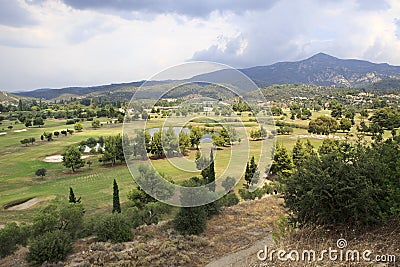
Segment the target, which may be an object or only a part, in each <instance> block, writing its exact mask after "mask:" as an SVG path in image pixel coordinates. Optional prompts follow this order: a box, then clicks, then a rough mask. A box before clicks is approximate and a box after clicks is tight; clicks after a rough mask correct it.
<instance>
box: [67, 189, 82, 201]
mask: <svg viewBox="0 0 400 267" xmlns="http://www.w3.org/2000/svg"><path fill="white" fill-rule="evenodd" d="M80 202H81V198H78V199H76V197H75V194H74V190H73V189H72V187H70V188H69V203H80Z"/></svg>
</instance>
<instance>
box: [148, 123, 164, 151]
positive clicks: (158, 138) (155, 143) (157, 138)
mask: <svg viewBox="0 0 400 267" xmlns="http://www.w3.org/2000/svg"><path fill="white" fill-rule="evenodd" d="M150 146H151V149H150V151H151V153H152V154H153V155H155V156H157V157H158V158H161V157H164V156H165V153H164V148H163V144H162V130H161V129H160V130H159V131H157V132H155V133H154V134H153V137H152V138H151V145H150Z"/></svg>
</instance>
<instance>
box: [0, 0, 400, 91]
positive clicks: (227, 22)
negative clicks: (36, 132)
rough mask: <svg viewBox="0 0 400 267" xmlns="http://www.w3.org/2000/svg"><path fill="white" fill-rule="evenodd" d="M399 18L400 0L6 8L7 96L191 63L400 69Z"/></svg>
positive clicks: (67, 2)
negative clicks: (308, 62)
mask: <svg viewBox="0 0 400 267" xmlns="http://www.w3.org/2000/svg"><path fill="white" fill-rule="evenodd" d="M377 2H379V3H377ZM3 6H4V7H3ZM6 11H7V12H6ZM3 13H4V14H3ZM399 13H400V2H399V1H398V0H386V1H375V0H363V1H361V0H302V1H292V0H274V1H258V0H250V1H242V0H221V1H215V0H202V1H197V0H196V1H195V0H182V1H172V0H132V1H131V0H129V1H128V0H118V1H106V0H96V1H95V0H85V1H81V0H79V1H78V0H15V1H11V0H3V1H1V0H0V14H2V15H1V16H0V56H1V59H2V60H1V62H0V90H20V89H24V90H28V89H34V88H37V87H39V88H41V87H65V86H74V85H76V86H86V85H87V86H89V85H96V84H106V83H118V82H129V81H135V80H142V79H147V78H149V77H151V76H152V75H153V74H155V73H157V72H159V71H161V70H163V69H164V68H167V67H169V66H172V65H175V64H179V63H182V62H185V61H188V60H209V61H216V62H220V63H225V64H228V65H231V66H233V67H238V68H243V67H251V66H255V65H267V64H273V63H275V62H278V61H294V60H301V59H304V58H307V57H309V56H312V55H313V54H316V53H318V52H325V53H328V54H331V55H333V56H337V57H340V58H359V59H366V60H370V61H376V62H388V63H390V64H394V65H400V41H399V39H400V37H399V36H400V22H399V21H400V18H399V16H398V14H399ZM10 77H12V78H10ZM15 77H18V78H15Z"/></svg>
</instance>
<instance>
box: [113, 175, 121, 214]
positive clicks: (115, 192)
mask: <svg viewBox="0 0 400 267" xmlns="http://www.w3.org/2000/svg"><path fill="white" fill-rule="evenodd" d="M112 212H113V213H121V204H120V203H119V190H118V184H117V181H116V180H115V179H114V185H113V209H112Z"/></svg>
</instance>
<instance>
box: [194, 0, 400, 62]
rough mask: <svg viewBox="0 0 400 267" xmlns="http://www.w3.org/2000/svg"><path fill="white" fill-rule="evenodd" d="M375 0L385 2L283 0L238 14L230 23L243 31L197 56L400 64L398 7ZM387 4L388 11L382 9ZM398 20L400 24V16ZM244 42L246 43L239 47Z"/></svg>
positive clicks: (227, 59)
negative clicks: (319, 57) (317, 57)
mask: <svg viewBox="0 0 400 267" xmlns="http://www.w3.org/2000/svg"><path fill="white" fill-rule="evenodd" d="M361 2H362V3H363V4H362V5H363V6H362V8H361V6H360V5H361ZM372 2H380V1H318V0H305V1H289V0H286V1H285V0H282V1H280V2H279V3H277V4H276V5H274V6H273V7H272V8H271V9H269V10H260V11H252V12H248V13H246V14H243V15H236V14H235V15H233V16H232V17H231V18H230V23H232V24H233V25H235V26H236V27H237V31H238V33H239V34H238V35H236V36H234V37H231V38H228V39H226V38H225V39H223V38H222V39H221V38H220V39H218V40H216V41H215V43H214V44H212V45H211V46H209V47H208V48H205V49H202V50H199V51H196V52H195V53H194V54H193V57H192V60H215V61H218V62H222V63H225V64H228V65H233V66H236V67H250V66H254V65H267V64H272V63H275V62H277V61H287V60H289V61H291V60H300V59H304V58H307V57H309V56H312V55H313V54H316V53H318V52H325V53H328V54H331V55H334V56H337V57H341V58H360V59H366V60H372V61H380V62H382V61H386V62H389V63H392V64H400V43H399V42H398V39H396V36H395V33H394V32H395V30H394V29H393V28H394V27H393V14H394V13H396V12H395V11H396V9H394V10H393V8H392V7H391V5H389V4H388V6H386V5H384V6H383V5H375V4H373V3H372ZM382 2H383V1H382ZM383 7H385V8H388V10H387V11H382V9H383ZM366 9H368V10H366ZM372 9H375V12H371V10H372ZM378 11H379V12H378ZM381 11H382V12H383V13H382V12H381ZM398 11H399V9H397V12H398ZM397 14H398V13H397ZM396 24H397V25H400V23H399V22H398V20H397V21H396ZM398 33H399V28H397V34H398ZM242 43H246V46H245V47H241V48H240V49H239V47H240V46H239V44H242ZM228 48H229V49H228ZM239 50H240V53H238V51H239ZM395 51H396V52H395Z"/></svg>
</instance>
